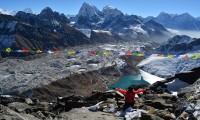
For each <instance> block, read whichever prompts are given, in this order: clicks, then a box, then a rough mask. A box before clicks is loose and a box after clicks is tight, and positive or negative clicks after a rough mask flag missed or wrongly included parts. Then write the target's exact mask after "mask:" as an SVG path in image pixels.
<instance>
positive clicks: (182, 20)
mask: <svg viewBox="0 0 200 120" xmlns="http://www.w3.org/2000/svg"><path fill="white" fill-rule="evenodd" d="M143 20H144V21H149V20H154V21H156V22H158V23H160V24H162V25H163V26H165V27H166V28H171V29H178V30H200V20H199V18H195V17H193V16H191V15H190V14H188V13H183V14H169V13H166V12H161V13H160V14H159V15H158V16H157V17H152V16H149V17H146V18H143Z"/></svg>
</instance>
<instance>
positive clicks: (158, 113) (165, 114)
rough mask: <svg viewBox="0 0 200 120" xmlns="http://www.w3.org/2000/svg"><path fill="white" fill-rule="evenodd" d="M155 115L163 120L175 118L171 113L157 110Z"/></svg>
mask: <svg viewBox="0 0 200 120" xmlns="http://www.w3.org/2000/svg"><path fill="white" fill-rule="evenodd" d="M155 115H156V116H159V117H161V118H163V119H164V120H172V119H175V118H176V117H175V115H174V114H173V113H170V112H168V111H166V110H158V111H156V113H155Z"/></svg>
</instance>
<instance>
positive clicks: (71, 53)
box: [67, 51, 76, 55]
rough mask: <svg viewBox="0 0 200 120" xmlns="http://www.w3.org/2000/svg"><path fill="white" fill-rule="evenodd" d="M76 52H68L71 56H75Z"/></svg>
mask: <svg viewBox="0 0 200 120" xmlns="http://www.w3.org/2000/svg"><path fill="white" fill-rule="evenodd" d="M75 53H76V52H74V51H68V52H67V54H69V55H73V54H75Z"/></svg>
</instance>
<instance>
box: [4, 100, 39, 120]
mask: <svg viewBox="0 0 200 120" xmlns="http://www.w3.org/2000/svg"><path fill="white" fill-rule="evenodd" d="M0 120H40V119H38V118H36V117H34V116H32V115H29V114H23V113H21V114H19V113H17V112H15V111H13V110H11V109H9V108H8V107H5V106H3V105H1V104H0Z"/></svg>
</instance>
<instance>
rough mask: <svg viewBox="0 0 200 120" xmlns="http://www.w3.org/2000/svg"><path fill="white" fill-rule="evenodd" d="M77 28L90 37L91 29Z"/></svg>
mask: <svg viewBox="0 0 200 120" xmlns="http://www.w3.org/2000/svg"><path fill="white" fill-rule="evenodd" d="M78 30H79V31H81V32H82V33H83V34H84V35H86V36H87V37H88V38H90V36H91V30H90V29H78Z"/></svg>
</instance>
